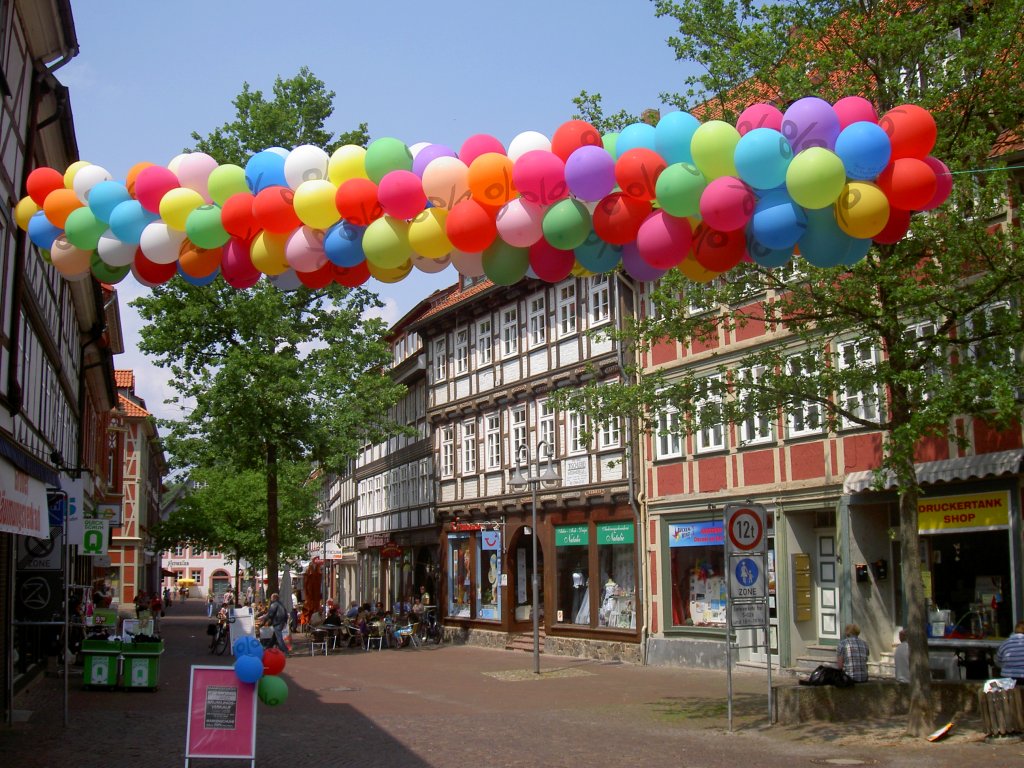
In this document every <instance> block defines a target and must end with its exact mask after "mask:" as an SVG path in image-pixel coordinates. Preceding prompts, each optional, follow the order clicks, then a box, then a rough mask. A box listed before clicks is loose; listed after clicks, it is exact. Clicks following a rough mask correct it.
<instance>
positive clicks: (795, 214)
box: [747, 129, 807, 251]
mask: <svg viewBox="0 0 1024 768" xmlns="http://www.w3.org/2000/svg"><path fill="white" fill-rule="evenodd" d="M759 130H760V129H759ZM747 135H748V136H749V135H750V134H747ZM806 230H807V214H806V213H805V212H804V209H803V208H801V207H800V206H799V205H797V204H796V203H794V202H793V199H792V198H791V197H790V196H789V195H788V194H786V193H785V192H768V193H767V194H765V195H762V196H761V199H760V200H758V201H757V204H756V205H755V206H754V215H753V216H752V217H751V219H750V225H749V230H748V231H749V232H750V235H751V236H752V237H753V238H754V240H756V241H757V242H758V243H760V244H761V245H763V246H765V247H766V248H768V249H769V250H773V251H774V250H778V249H788V250H790V251H792V250H793V246H794V245H796V242H797V241H798V240H799V239H800V238H801V237H803V234H804V232H805V231H806Z"/></svg>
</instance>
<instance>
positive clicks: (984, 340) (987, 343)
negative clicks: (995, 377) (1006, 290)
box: [967, 301, 1016, 366]
mask: <svg viewBox="0 0 1024 768" xmlns="http://www.w3.org/2000/svg"><path fill="white" fill-rule="evenodd" d="M1008 317H1012V314H1011V310H1010V304H1009V302H1006V301H1001V302H998V303H996V304H989V305H988V306H986V307H982V308H981V309H979V310H977V311H976V312H972V313H971V314H970V315H969V316H968V318H967V336H968V338H970V339H972V341H971V344H970V348H969V354H970V356H971V357H972V358H973V359H974V360H975V361H976V362H978V363H983V364H986V365H992V366H1004V365H1013V363H1014V362H1015V360H1016V353H1015V352H1014V351H1013V348H1012V347H1010V346H1009V345H1007V344H1006V342H1005V341H1003V340H1002V339H1000V338H999V336H1000V331H999V329H1000V328H1005V327H1006V320H1007V318H1008Z"/></svg>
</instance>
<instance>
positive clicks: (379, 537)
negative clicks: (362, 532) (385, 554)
mask: <svg viewBox="0 0 1024 768" xmlns="http://www.w3.org/2000/svg"><path fill="white" fill-rule="evenodd" d="M387 543H388V535H387V534H386V533H368V534H366V536H365V537H364V538H363V546H364V547H383V546H384V545H385V544H387Z"/></svg>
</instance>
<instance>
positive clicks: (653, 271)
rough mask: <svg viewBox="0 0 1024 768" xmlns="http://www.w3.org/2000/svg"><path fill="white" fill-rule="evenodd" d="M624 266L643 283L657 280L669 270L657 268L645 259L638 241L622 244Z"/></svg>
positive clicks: (628, 272) (635, 278) (634, 277)
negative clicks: (641, 254) (637, 243)
mask: <svg viewBox="0 0 1024 768" xmlns="http://www.w3.org/2000/svg"><path fill="white" fill-rule="evenodd" d="M622 266H623V268H624V269H625V270H626V272H627V274H629V276H630V277H632V278H633V279H634V280H639V281H640V282H643V283H647V282H650V281H652V280H657V279H658V278H659V277H661V276H662V275H664V274H665V273H666V272H668V270H667V269H657V268H655V267H652V266H651V265H650V264H648V263H647V262H646V261H644V260H643V258H642V257H641V256H640V249H639V248H638V247H637V245H636V241H633V242H632V243H626V244H625V245H624V246H622Z"/></svg>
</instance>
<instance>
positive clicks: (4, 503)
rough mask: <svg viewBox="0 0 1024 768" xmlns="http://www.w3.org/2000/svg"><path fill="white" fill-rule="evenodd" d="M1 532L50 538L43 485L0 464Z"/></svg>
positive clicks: (2, 462) (47, 508)
mask: <svg viewBox="0 0 1024 768" xmlns="http://www.w3.org/2000/svg"><path fill="white" fill-rule="evenodd" d="M0 531H4V532H7V533H16V534H18V535H19V536H35V537H36V538H38V539H45V538H47V537H48V536H49V535H50V519H49V505H48V504H47V500H46V486H45V485H43V484H42V483H41V482H39V481H38V480H36V479H35V478H34V477H30V476H29V475H27V474H26V473H25V472H22V471H21V470H20V469H18V468H17V467H15V466H14V465H12V464H8V463H7V462H6V461H0Z"/></svg>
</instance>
